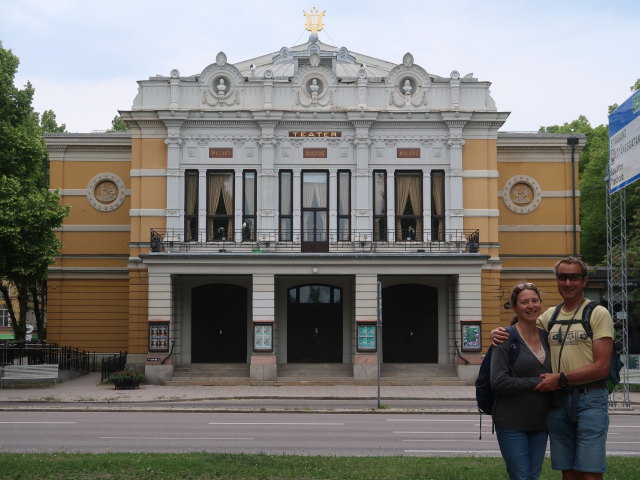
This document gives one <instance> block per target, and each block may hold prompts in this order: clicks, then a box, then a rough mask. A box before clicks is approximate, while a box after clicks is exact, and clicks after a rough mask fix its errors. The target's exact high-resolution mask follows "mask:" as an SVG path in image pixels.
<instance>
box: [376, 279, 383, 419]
mask: <svg viewBox="0 0 640 480" xmlns="http://www.w3.org/2000/svg"><path fill="white" fill-rule="evenodd" d="M376 296H377V313H378V319H377V322H376V341H377V344H378V345H377V347H378V408H380V407H381V405H380V364H381V362H382V282H380V281H379V280H378V289H377V294H376Z"/></svg>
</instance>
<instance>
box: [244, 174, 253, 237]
mask: <svg viewBox="0 0 640 480" xmlns="http://www.w3.org/2000/svg"><path fill="white" fill-rule="evenodd" d="M242 188H243V192H242V241H243V242H252V241H254V240H255V238H256V172H255V170H245V171H244V172H242Z"/></svg>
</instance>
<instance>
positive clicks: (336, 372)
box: [165, 363, 467, 386]
mask: <svg viewBox="0 0 640 480" xmlns="http://www.w3.org/2000/svg"><path fill="white" fill-rule="evenodd" d="M377 383H378V381H377V379H374V380H354V379H353V365H351V364H339V363H287V364H280V365H278V377H277V378H276V379H275V380H273V381H270V380H269V381H267V380H264V381H255V380H254V381H252V380H251V379H250V377H249V365H248V364H244V363H226V364H189V365H177V366H176V367H175V370H174V375H173V378H172V379H171V380H168V381H166V382H165V385H175V386H178V385H185V386H186V385H203V386H232V385H255V386H259V385H267V386H270V385H274V386H295V385H327V386H329V385H377ZM380 385H387V386H412V385H441V386H452V385H467V383H466V382H465V381H464V380H461V379H459V378H458V377H457V375H456V367H455V365H440V364H393V363H391V364H383V365H382V367H381V375H380Z"/></svg>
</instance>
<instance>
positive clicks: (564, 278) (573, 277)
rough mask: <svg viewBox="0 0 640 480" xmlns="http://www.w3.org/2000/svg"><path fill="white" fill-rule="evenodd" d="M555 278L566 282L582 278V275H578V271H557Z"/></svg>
mask: <svg viewBox="0 0 640 480" xmlns="http://www.w3.org/2000/svg"><path fill="white" fill-rule="evenodd" d="M556 278H557V279H558V280H560V281H561V282H566V281H567V280H571V281H572V282H575V281H578V280H582V279H583V278H584V275H580V274H579V273H558V274H557V275H556Z"/></svg>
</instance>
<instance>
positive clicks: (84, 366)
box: [0, 342, 127, 382]
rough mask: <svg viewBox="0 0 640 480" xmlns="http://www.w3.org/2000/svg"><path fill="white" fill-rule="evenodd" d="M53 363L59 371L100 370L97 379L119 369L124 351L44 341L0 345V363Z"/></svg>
mask: <svg viewBox="0 0 640 480" xmlns="http://www.w3.org/2000/svg"><path fill="white" fill-rule="evenodd" d="M46 364H49V365H51V364H56V365H58V368H59V369H60V370H76V371H81V372H84V373H88V372H96V371H98V369H100V375H101V381H102V382H104V381H105V380H107V379H108V378H109V377H110V376H111V374H112V373H114V372H117V371H119V370H123V369H124V368H125V366H126V364H127V353H126V352H124V353H123V352H120V353H117V354H114V355H102V354H96V353H95V352H86V351H84V350H78V349H77V348H73V347H60V346H58V345H57V344H56V343H47V342H6V343H3V344H0V366H6V365H46Z"/></svg>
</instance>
